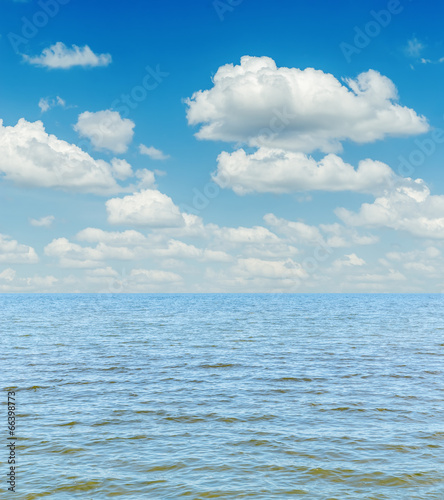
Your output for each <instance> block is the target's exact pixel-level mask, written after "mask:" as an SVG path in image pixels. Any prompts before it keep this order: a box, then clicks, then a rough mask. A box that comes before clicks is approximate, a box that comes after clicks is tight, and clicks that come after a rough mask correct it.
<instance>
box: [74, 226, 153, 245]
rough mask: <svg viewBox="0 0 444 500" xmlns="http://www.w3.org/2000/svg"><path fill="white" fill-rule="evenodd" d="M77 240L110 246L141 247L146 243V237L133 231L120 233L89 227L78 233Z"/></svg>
mask: <svg viewBox="0 0 444 500" xmlns="http://www.w3.org/2000/svg"><path fill="white" fill-rule="evenodd" d="M76 238H77V239H78V240H79V241H86V242H88V243H107V244H110V245H140V244H144V243H145V242H146V236H144V235H143V234H142V233H139V232H138V231H134V230H133V229H130V230H128V231H122V232H118V231H104V230H103V229H97V228H93V227H88V228H86V229H83V230H82V231H80V232H79V233H77V235H76Z"/></svg>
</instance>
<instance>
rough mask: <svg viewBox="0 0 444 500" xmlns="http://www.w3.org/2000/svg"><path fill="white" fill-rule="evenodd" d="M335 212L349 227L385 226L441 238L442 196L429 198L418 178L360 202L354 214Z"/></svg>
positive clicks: (443, 230)
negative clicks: (358, 208)
mask: <svg viewBox="0 0 444 500" xmlns="http://www.w3.org/2000/svg"><path fill="white" fill-rule="evenodd" d="M335 213H336V215H337V216H338V217H339V218H340V219H341V220H342V221H343V222H345V223H346V224H348V225H350V226H365V227H389V228H392V229H399V230H404V231H407V232H409V233H411V234H413V235H415V236H419V237H423V238H444V196H443V195H431V194H430V189H429V188H428V187H427V186H426V185H425V184H424V182H423V181H422V180H421V179H417V180H416V181H414V182H413V181H411V182H406V183H405V185H403V186H402V185H401V186H398V187H396V188H394V189H393V190H390V191H387V192H386V193H385V194H384V195H383V196H380V197H378V198H376V199H375V201H374V203H364V204H363V205H362V206H361V208H360V210H359V212H357V213H354V212H352V211H350V210H347V209H346V208H338V209H336V211H335Z"/></svg>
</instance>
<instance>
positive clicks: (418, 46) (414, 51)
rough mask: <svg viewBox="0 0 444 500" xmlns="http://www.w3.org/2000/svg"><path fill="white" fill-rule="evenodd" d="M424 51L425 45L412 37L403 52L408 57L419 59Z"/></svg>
mask: <svg viewBox="0 0 444 500" xmlns="http://www.w3.org/2000/svg"><path fill="white" fill-rule="evenodd" d="M424 49H425V45H424V44H423V43H422V42H420V41H419V40H418V39H417V38H416V37H414V38H412V39H411V40H409V41H408V42H407V46H406V48H405V51H406V53H407V55H408V56H410V57H419V56H420V55H421V53H422V51H423V50H424Z"/></svg>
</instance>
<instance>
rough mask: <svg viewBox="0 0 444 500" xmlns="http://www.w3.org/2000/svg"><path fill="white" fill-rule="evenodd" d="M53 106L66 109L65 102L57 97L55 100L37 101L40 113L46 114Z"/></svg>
mask: <svg viewBox="0 0 444 500" xmlns="http://www.w3.org/2000/svg"><path fill="white" fill-rule="evenodd" d="M55 106H60V107H62V108H64V107H66V101H65V100H64V99H62V98H61V97H59V96H57V97H56V98H55V99H51V98H49V97H42V98H41V99H40V101H39V108H40V110H41V112H42V113H46V112H47V111H49V110H50V109H51V108H54V107H55Z"/></svg>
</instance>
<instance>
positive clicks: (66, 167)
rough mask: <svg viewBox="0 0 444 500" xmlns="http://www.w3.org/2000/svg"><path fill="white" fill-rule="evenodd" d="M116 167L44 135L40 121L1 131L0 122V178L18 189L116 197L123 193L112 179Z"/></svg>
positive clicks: (4, 128)
mask: <svg viewBox="0 0 444 500" xmlns="http://www.w3.org/2000/svg"><path fill="white" fill-rule="evenodd" d="M115 166H116V164H115V163H114V167H113V165H110V164H109V163H107V162H105V161H103V160H94V159H93V158H92V157H91V156H90V155H89V154H87V153H86V152H85V151H83V150H82V149H80V148H79V147H78V146H76V145H74V144H70V143H68V142H65V141H63V140H61V139H58V138H57V137H56V136H54V135H50V134H47V133H46V131H45V128H44V126H43V123H42V122H41V121H37V122H34V123H30V122H27V121H26V120H25V119H23V118H21V119H20V120H19V122H18V123H17V125H15V126H14V127H4V126H3V121H2V120H0V174H3V175H4V177H5V179H7V180H10V181H12V182H14V183H16V184H18V185H21V186H34V187H48V188H61V189H70V190H73V191H81V192H92V193H97V194H106V193H109V194H110V193H117V192H121V191H123V190H124V189H123V188H121V187H120V186H119V185H118V184H117V183H116V180H115V179H114V177H113V174H114V170H115Z"/></svg>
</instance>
